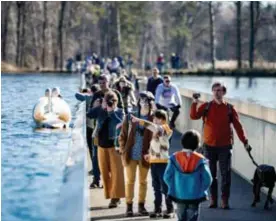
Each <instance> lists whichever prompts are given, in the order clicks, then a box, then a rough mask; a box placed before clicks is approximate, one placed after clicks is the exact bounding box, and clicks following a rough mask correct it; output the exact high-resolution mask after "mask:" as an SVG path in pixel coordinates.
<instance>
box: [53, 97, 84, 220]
mask: <svg viewBox="0 0 276 221" xmlns="http://www.w3.org/2000/svg"><path fill="white" fill-rule="evenodd" d="M86 156H87V149H86V109H85V102H82V103H80V104H79V106H78V110H77V111H76V119H75V121H74V126H73V129H72V139H71V142H70V145H69V156H68V159H67V162H66V165H65V169H64V174H63V183H62V186H61V191H60V197H59V202H58V205H57V217H56V220H57V221H61V220H66V221H86V220H87V215H88V212H87V211H88V188H87V159H86Z"/></svg>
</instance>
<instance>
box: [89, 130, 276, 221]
mask: <svg viewBox="0 0 276 221" xmlns="http://www.w3.org/2000/svg"><path fill="white" fill-rule="evenodd" d="M180 147H181V146H180V134H179V133H178V132H175V133H174V136H173V139H172V147H171V152H175V151H177V150H179V148H180ZM89 165H91V163H89ZM89 169H90V168H89ZM88 180H89V184H90V182H91V176H90V177H89V179H88ZM89 184H87V185H89ZM135 188H136V190H137V191H136V195H137V193H138V189H137V185H136V186H135ZM89 193H90V199H89V200H90V208H89V216H88V217H89V219H90V220H91V221H92V220H118V221H119V220H124V221H131V220H150V219H149V218H148V217H138V216H136V217H132V218H126V217H125V216H124V213H125V209H126V207H125V202H124V200H122V203H121V205H120V206H119V207H118V208H116V209H108V208H107V205H108V203H109V200H105V199H104V196H103V191H102V190H101V189H96V190H90V191H89ZM261 199H262V202H261V203H259V204H258V206H257V207H256V208H251V207H250V205H251V202H252V200H253V194H252V186H251V184H249V183H248V182H247V181H245V180H244V179H242V178H241V177H240V176H238V175H237V174H235V173H234V172H233V173H232V187H231V200H230V206H231V208H232V209H231V210H222V209H209V208H208V202H205V203H203V204H202V206H201V212H200V221H262V220H263V221H276V204H275V205H274V208H273V210H272V211H265V210H264V209H263V205H264V200H265V199H266V198H265V196H264V195H262V197H261ZM134 202H137V198H135V200H134ZM146 207H147V209H148V210H149V211H151V210H153V190H152V187H151V177H150V173H149V176H148V193H147V202H146ZM136 211H137V204H136V205H134V212H136ZM154 220H161V219H154ZM170 220H176V218H174V219H170Z"/></svg>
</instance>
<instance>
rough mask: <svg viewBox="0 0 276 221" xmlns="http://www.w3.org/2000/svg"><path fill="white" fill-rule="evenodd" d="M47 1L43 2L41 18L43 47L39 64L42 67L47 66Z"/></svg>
mask: <svg viewBox="0 0 276 221" xmlns="http://www.w3.org/2000/svg"><path fill="white" fill-rule="evenodd" d="M47 3H48V2H43V14H44V20H43V30H42V41H43V46H42V47H43V48H42V57H41V64H42V67H43V68H45V66H47V64H46V63H47V60H48V53H47V52H48V47H47V45H48V44H47V41H48V40H49V39H47V33H48V7H47Z"/></svg>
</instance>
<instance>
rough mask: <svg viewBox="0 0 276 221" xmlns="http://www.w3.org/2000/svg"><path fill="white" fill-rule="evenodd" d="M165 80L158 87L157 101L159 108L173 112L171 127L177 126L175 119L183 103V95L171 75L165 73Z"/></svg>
mask: <svg viewBox="0 0 276 221" xmlns="http://www.w3.org/2000/svg"><path fill="white" fill-rule="evenodd" d="M163 79H164V82H163V83H161V84H159V85H158V87H157V88H156V94H155V103H156V106H157V108H158V109H163V110H166V111H168V110H169V109H170V110H171V111H172V112H173V115H172V118H171V121H170V127H171V128H175V120H176V118H177V117H178V115H179V113H180V111H179V109H180V107H181V105H182V100H181V96H180V93H179V90H178V88H177V86H175V85H174V84H172V83H171V77H170V76H168V75H165V76H164V77H163Z"/></svg>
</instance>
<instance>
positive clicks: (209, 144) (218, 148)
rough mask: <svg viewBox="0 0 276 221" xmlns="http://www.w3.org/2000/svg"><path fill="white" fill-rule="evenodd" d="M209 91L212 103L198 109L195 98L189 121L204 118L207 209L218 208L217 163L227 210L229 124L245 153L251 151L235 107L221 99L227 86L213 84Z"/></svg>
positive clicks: (230, 154)
mask: <svg viewBox="0 0 276 221" xmlns="http://www.w3.org/2000/svg"><path fill="white" fill-rule="evenodd" d="M212 92H213V100H212V101H210V102H205V103H203V104H202V105H200V106H199V107H198V108H197V104H198V98H197V97H195V98H194V102H193V103H192V105H191V110H190V117H191V119H192V120H197V119H200V118H202V119H203V147H204V155H205V157H206V158H208V159H209V162H210V169H211V174H212V178H213V182H212V185H211V189H210V193H211V202H210V206H209V207H210V208H217V206H218V182H217V162H219V166H220V172H221V179H222V182H221V207H222V208H223V209H229V197H230V186H231V161H232V160H231V159H232V146H233V138H234V137H233V130H232V125H233V127H234V128H235V130H236V133H237V135H238V137H239V139H240V140H241V142H242V143H243V144H244V146H245V148H246V149H247V150H248V149H250V145H249V144H248V139H247V137H246V135H245V132H244V129H243V127H242V125H241V123H240V119H239V116H238V114H237V112H236V110H235V108H234V107H233V106H232V105H231V104H229V103H227V102H226V101H225V100H224V95H225V94H226V87H225V86H224V85H223V84H222V83H220V82H216V83H214V84H213V85H212Z"/></svg>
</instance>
